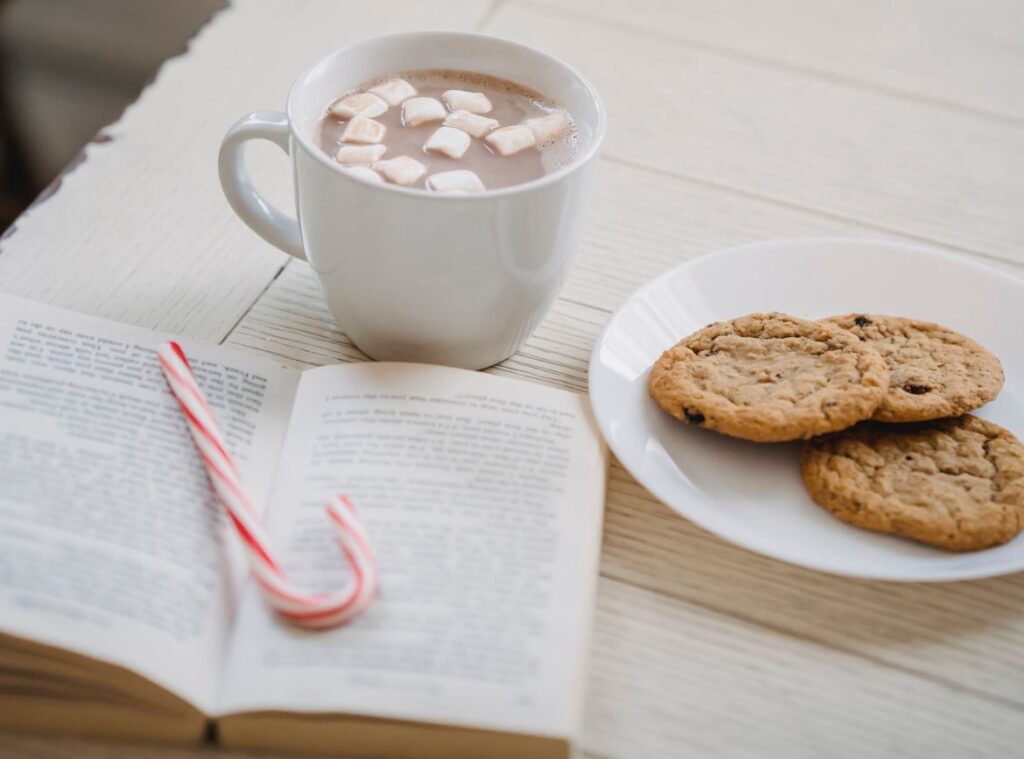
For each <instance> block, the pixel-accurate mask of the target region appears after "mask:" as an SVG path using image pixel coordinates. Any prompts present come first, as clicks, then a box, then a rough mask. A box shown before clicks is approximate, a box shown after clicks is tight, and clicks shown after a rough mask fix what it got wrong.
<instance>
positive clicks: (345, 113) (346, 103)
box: [331, 92, 388, 121]
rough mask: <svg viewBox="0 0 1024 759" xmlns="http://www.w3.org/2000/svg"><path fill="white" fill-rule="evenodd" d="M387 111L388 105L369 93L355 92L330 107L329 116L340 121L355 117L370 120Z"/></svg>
mask: <svg viewBox="0 0 1024 759" xmlns="http://www.w3.org/2000/svg"><path fill="white" fill-rule="evenodd" d="M387 109H388V104H387V103H385V102H384V101H383V100H382V99H381V98H379V97H377V96H376V95H374V94H372V93H370V92H357V93H356V94H355V95H349V96H348V97H344V98H342V99H341V100H339V101H338V102H337V103H335V104H334V105H332V106H331V116H333V117H334V118H336V119H339V120H341V121H347V120H348V119H351V118H354V117H356V116H365V117H366V118H368V119H372V118H374V117H376V116H380V115H381V114H382V113H384V112H385V111H386V110H387Z"/></svg>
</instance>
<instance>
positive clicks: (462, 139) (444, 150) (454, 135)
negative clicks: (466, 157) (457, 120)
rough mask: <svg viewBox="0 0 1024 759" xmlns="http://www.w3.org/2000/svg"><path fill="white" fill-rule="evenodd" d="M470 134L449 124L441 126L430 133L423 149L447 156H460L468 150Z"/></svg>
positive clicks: (470, 140)
mask: <svg viewBox="0 0 1024 759" xmlns="http://www.w3.org/2000/svg"><path fill="white" fill-rule="evenodd" d="M470 142H472V139H470V136H469V135H468V134H466V133H465V132H463V131H462V130H461V129H456V128H454V127H450V126H443V127H441V128H440V129H438V130H437V131H436V132H434V133H433V134H432V135H430V139H428V140H427V144H426V145H424V146H423V147H424V149H426V150H429V151H430V152H432V153H441V154H443V155H446V156H448V157H449V158H462V155H463V154H464V153H465V152H466V151H467V150H469V143H470Z"/></svg>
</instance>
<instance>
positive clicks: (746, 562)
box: [0, 0, 1024, 759]
mask: <svg viewBox="0 0 1024 759" xmlns="http://www.w3.org/2000/svg"><path fill="white" fill-rule="evenodd" d="M420 28H453V29H475V30H482V31H486V32H489V33H493V34H497V35H502V36H506V37H510V38H513V39H517V40H522V41H525V42H528V43H531V44H535V45H537V46H539V47H541V48H543V49H545V50H547V51H549V52H551V53H553V54H554V55H556V56H559V57H561V58H563V59H565V60H567V61H569V62H570V63H572V64H573V65H575V66H577V67H579V69H580V70H582V71H583V72H584V73H585V74H586V75H587V76H588V77H589V78H591V79H592V81H593V82H594V83H595V85H596V86H597V87H598V89H599V90H600V91H601V92H602V93H603V95H604V97H605V99H606V102H607V104H608V108H609V112H610V131H609V134H608V140H607V145H606V149H605V152H604V158H603V161H602V166H601V170H600V172H599V180H598V184H599V186H598V191H597V193H596V198H595V203H594V207H593V209H592V213H591V216H590V219H589V223H588V224H587V232H586V235H585V239H584V241H583V244H582V248H581V250H580V251H579V255H578V259H577V262H576V265H575V267H574V269H573V272H572V275H571V277H570V278H569V281H568V282H567V283H566V285H565V288H564V291H563V293H562V295H561V297H560V298H559V299H558V301H557V302H556V304H555V305H554V308H553V309H552V311H551V315H550V316H549V317H548V319H547V320H546V321H545V322H544V323H543V324H542V325H541V327H540V328H539V329H538V331H537V333H536V334H535V335H534V336H533V337H532V338H531V339H530V340H529V342H528V343H527V345H526V346H525V347H524V348H523V349H522V350H521V351H520V353H519V354H517V355H516V356H514V357H513V358H511V359H509V360H508V361H506V362H505V363H504V364H502V365H501V366H499V367H497V368H496V369H495V370H494V371H496V372H498V373H501V374H508V375H515V376H519V377H524V378H528V379H531V380H534V381H537V382H544V383H549V384H553V385H558V386H562V387H568V388H572V389H574V390H579V391H584V390H586V384H587V376H586V371H587V370H586V366H587V359H588V356H589V353H590V349H591V346H592V344H593V341H594V339H595V337H596V335H597V334H598V331H599V330H600V328H601V326H602V325H603V324H604V322H605V321H606V320H607V319H608V317H609V314H610V313H611V312H612V311H613V310H614V309H615V308H616V307H617V306H618V305H619V304H620V303H621V302H622V301H623V299H624V298H626V296H628V295H629V293H630V292H631V291H632V290H634V289H635V288H636V287H637V286H639V285H640V284H641V283H643V282H644V281H645V280H647V279H649V278H651V277H652V276H654V275H656V274H658V273H659V272H661V271H664V270H665V269H667V268H669V267H672V266H675V265H676V264H679V263H680V262H682V261H686V260H688V259H691V258H693V257H694V256H698V255H701V254H703V253H706V252H709V251H712V250H715V249H719V248H723V247H726V246H731V245H735V244H737V243H742V242H747V241H752V240H761V239H770V238H786V237H801V236H820V235H856V236H863V237H873V238H883V239H893V240H909V241H913V242H919V243H924V244H927V245H930V246H932V247H936V248H940V249H945V250H948V251H953V252H955V253H957V254H960V255H963V256H965V257H972V258H977V259H981V260H984V261H985V262H987V263H989V264H992V265H994V266H996V267H998V268H1000V269H1003V270H1005V271H1009V272H1011V273H1013V274H1015V275H1017V276H1024V247H1022V244H1024V31H1022V30H1024V3H1021V2H1019V0H988V1H987V2H972V1H971V0H901V1H900V2H893V1H892V0H859V1H858V2H848V0H771V1H770V2H757V1H756V0H716V1H714V2H712V1H711V0H705V1H704V2H700V1H699V0H679V1H678V2H667V1H666V2H658V0H628V2H623V0H450V1H449V0H442V1H441V2H437V3H427V2H420V1H419V0H375V1H374V2H368V3H356V2H354V1H351V2H332V1H330V0H303V1H302V2H295V1H294V0H247V1H244V2H238V3H236V4H235V5H233V6H232V7H231V8H230V9H228V10H226V11H224V12H222V13H220V14H218V15H217V16H216V17H215V18H214V19H213V20H212V22H211V23H210V24H209V25H208V26H207V27H206V28H204V29H203V30H202V31H201V32H200V34H199V35H198V36H197V37H196V39H195V40H194V42H193V44H192V45H191V48H190V50H189V51H188V52H187V53H186V54H185V55H183V56H181V57H179V58H176V59H173V60H171V61H169V62H167V63H166V65H164V67H163V68H162V70H161V71H160V74H159V76H158V77H157V79H156V81H155V83H154V84H152V85H151V86H150V87H149V88H148V89H147V90H146V91H145V92H144V93H143V94H142V96H141V98H140V99H139V101H138V102H137V103H136V104H135V105H133V106H132V107H130V108H129V109H128V110H127V111H126V112H125V114H124V116H123V117H122V118H121V120H120V121H118V122H117V123H116V124H113V125H111V126H110V127H109V128H108V129H106V130H104V132H103V135H102V138H101V140H100V141H98V142H96V143H94V144H92V145H90V146H89V147H88V148H87V150H86V152H85V160H84V161H83V162H81V163H80V164H79V165H78V166H77V167H76V168H75V169H74V170H73V171H71V172H69V173H68V174H66V175H65V176H64V177H63V180H62V181H61V183H60V186H59V187H58V188H56V190H55V191H54V192H52V193H51V194H50V195H49V197H48V198H46V199H45V200H43V201H42V202H40V203H38V204H37V205H36V206H35V207H33V208H32V209H31V210H29V211H28V212H27V213H26V214H25V215H24V216H23V217H22V218H20V219H19V220H18V221H17V223H16V226H15V227H14V228H13V229H12V230H11V231H9V232H8V233H7V235H5V237H4V239H3V240H2V241H0V289H2V290H3V291H6V292H10V293H15V294H18V295H23V296H27V297H30V298H35V299H37V300H40V301H46V302H48V303H53V304H57V305H61V306H65V307H68V308H72V309H76V310H79V311H83V312H87V313H90V314H97V315H100V316H105V317H109V318H112V319H117V320H120V321H123V322H129V323H132V324H139V325H143V326H147V327H152V328H157V329H160V330H165V331H169V332H176V333H181V334H185V335H188V336H191V337H193V338H196V339H199V340H204V341H208V342H214V343H217V342H222V343H227V344H231V345H236V346H240V347H242V348H245V349H247V350H252V351H258V352H263V353H268V354H271V355H274V356H277V357H279V358H281V359H282V360H284V361H287V362H289V363H292V364H295V365H297V366H307V365H314V364H323V363H328V362H334V361H339V360H341V361H344V360H358V359H361V358H362V356H361V354H360V353H359V352H358V351H357V350H356V349H355V348H353V347H352V346H351V344H350V343H348V342H347V341H346V339H345V337H344V335H343V334H342V333H341V332H340V331H339V330H338V329H337V328H336V327H335V326H333V323H332V322H331V320H330V318H329V317H328V315H327V312H326V310H325V308H324V306H323V304H322V303H321V301H320V298H319V297H318V294H317V292H316V290H315V286H314V284H313V280H312V279H311V276H310V272H309V269H308V268H307V266H306V265H305V264H303V263H301V262H298V261H295V260H288V258H287V257H286V256H285V255H284V254H282V253H280V252H278V251H277V250H275V249H273V248H271V247H270V246H268V245H267V244H265V243H263V242H262V241H261V240H259V239H258V238H257V237H256V236H255V235H254V234H253V233H252V232H250V231H249V229H247V228H246V227H245V226H244V225H243V224H242V223H241V222H240V221H239V220H238V219H237V218H235V217H234V215H233V214H232V213H231V211H230V210H229V208H228V206H227V203H226V202H225V201H224V199H223V198H222V196H221V192H220V188H219V186H218V183H217V174H216V157H217V148H218V144H219V142H220V138H221V136H222V135H223V133H224V131H225V130H226V129H227V127H228V126H229V125H230V124H231V123H232V122H233V121H234V119H235V118H236V117H237V116H239V115H241V114H242V113H244V112H247V111H250V110H256V109H275V108H278V109H279V108H281V107H282V106H283V104H284V100H285V96H286V92H287V89H288V86H289V84H290V81H291V79H292V77H293V76H294V75H295V74H296V73H297V72H298V71H299V70H300V69H302V68H304V67H305V66H306V65H307V64H308V63H310V62H312V61H313V60H314V59H316V58H318V57H320V56H321V55H322V54H324V53H326V52H327V51H329V50H331V49H333V48H335V47H338V46H341V45H343V44H345V43H348V42H350V41H352V40H356V39H359V38H362V37H366V36H369V35H372V34H376V33H379V32H384V31H394V30H407V29H420ZM251 160H252V164H253V171H254V174H255V175H256V180H257V183H258V184H259V185H260V186H261V187H265V188H267V193H268V195H269V196H271V198H272V199H274V200H275V201H276V202H278V203H279V204H281V205H282V207H290V203H291V198H290V193H291V181H290V174H289V168H288V164H287V160H286V158H285V157H284V156H283V155H281V154H280V153H279V152H278V151H277V149H276V148H274V147H271V146H268V145H261V146H257V149H254V150H253V152H252V159H251ZM737 276H742V272H737ZM878 276H879V277H884V276H885V272H884V271H879V272H878ZM921 276H922V277H924V278H926V277H927V276H928V273H927V272H921ZM949 295H950V297H955V296H956V294H955V293H950V294H949ZM605 520H606V528H605V534H604V547H603V559H602V564H601V581H600V590H599V598H598V608H597V614H596V619H595V635H594V640H593V648H592V652H591V660H590V681H589V691H588V695H587V704H586V715H587V718H586V731H585V748H586V751H587V754H588V755H589V756H590V757H592V758H595V759H596V758H606V759H633V758H635V757H681V756H701V757H703V756H713V757H730V758H732V757H744V756H750V757H765V756H772V757H787V759H791V758H794V757H809V758H811V757H813V758H814V759H820V758H821V757H869V756H901V757H903V756H906V757H947V756H948V757H958V758H959V757H973V756H977V757H1000V758H1004V757H1020V756H1024V655H1022V653H1021V651H1022V649H1024V575H1017V576H1014V577H1004V578H999V579H992V580H985V581H979V582H964V583H953V584H946V585H915V584H887V583H880V582H859V581H855V580H849V579H842V578H836V577H830V576H826V575H822V574H816V573H813V572H809V571H805V570H802V569H798V568H796V567H791V566H787V565H785V564H782V563H779V562H776V561H773V560H769V559H765V558H761V557H759V556H755V555H753V554H751V553H747V552H745V551H743V550H740V549H739V548H734V547H733V546H730V545H727V544H726V543H723V542H722V541H721V540H719V539H717V538H715V537H713V536H711V535H709V534H707V533H706V532H704V531H702V530H701V529H699V528H697V527H695V526H694V525H692V524H690V523H688V522H687V521H685V520H684V519H682V518H680V517H678V516H676V515H675V514H674V513H673V512H671V511H670V510H669V509H668V508H666V507H665V506H663V505H661V504H660V503H659V502H658V501H656V500H655V499H654V498H653V497H651V496H650V495H649V494H648V493H647V492H646V491H645V490H644V488H642V487H641V486H640V485H638V484H637V483H636V482H635V481H634V480H633V478H632V477H630V476H629V475H628V474H627V473H626V472H625V471H624V470H623V469H622V468H621V467H620V466H618V465H617V464H616V465H613V467H612V470H611V479H610V483H609V490H608V503H607V511H606V517H605ZM207 753H209V749H205V750H200V749H194V750H181V749H166V748H159V747H141V746H125V745H120V746H118V745H116V744H103V743H95V742H81V741H76V740H68V739H53V738H47V737H40V736H15V735H0V755H2V756H3V757H19V758H20V757H36V756H38V757H44V756H47V757H48V756H54V755H74V756H82V757H89V758H97V759H98V758H99V757H115V758H117V757H130V756H144V757H148V758H150V759H158V758H166V759H172V758H173V759H185V758H186V757H197V756H200V755H206V754H207ZM225 756H226V755H225Z"/></svg>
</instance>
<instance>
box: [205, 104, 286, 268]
mask: <svg viewBox="0 0 1024 759" xmlns="http://www.w3.org/2000/svg"><path fill="white" fill-rule="evenodd" d="M288 138H289V127H288V117H287V116H285V115H284V114H283V113H279V112H277V111H253V112H252V113H250V114H247V115H245V116H243V117H242V118H240V119H239V120H238V121H236V122H235V123H234V126H232V127H231V129H229V130H228V133H227V134H225V135H224V139H223V141H222V142H221V143H220V158H219V159H218V167H219V170H220V186H221V187H222V188H223V190H224V196H225V197H226V198H227V199H228V203H230V204H231V207H232V208H233V209H234V211H235V213H237V214H238V216H239V217H240V218H241V219H242V221H244V222H245V223H246V224H248V225H249V226H250V227H251V228H252V230H253V231H254V232H255V233H256V234H258V235H259V236H260V237H262V238H263V239H264V240H266V241H267V242H269V243H270V244H271V245H274V246H276V247H278V248H280V249H281V250H283V251H284V252H285V253H289V254H291V255H293V256H295V257H296V258H300V259H302V260H303V261H305V260H306V256H305V254H304V253H303V250H302V236H301V235H300V234H299V224H298V222H297V221H295V219H293V218H291V217H290V216H288V215H287V214H284V213H281V211H279V210H277V209H276V208H274V207H273V206H272V205H270V203H268V202H267V200H266V198H264V197H263V196H262V195H261V194H260V193H259V191H258V190H257V189H256V188H255V187H254V186H253V184H252V180H251V179H250V178H249V171H248V169H246V167H245V157H244V155H243V151H242V148H243V147H244V145H245V143H246V142H248V141H249V140H270V141H271V142H273V143H274V144H275V145H277V146H278V147H279V148H281V150H283V151H284V152H285V153H288V152H289V150H288Z"/></svg>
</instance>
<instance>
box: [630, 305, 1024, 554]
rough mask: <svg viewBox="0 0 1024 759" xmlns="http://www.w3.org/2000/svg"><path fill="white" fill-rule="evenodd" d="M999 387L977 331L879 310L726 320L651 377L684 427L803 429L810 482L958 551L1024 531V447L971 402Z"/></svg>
mask: <svg viewBox="0 0 1024 759" xmlns="http://www.w3.org/2000/svg"><path fill="white" fill-rule="evenodd" d="M1002 385H1003V370H1002V366H1001V365H1000V363H999V359H997V358H996V357H995V356H994V355H993V354H992V353H990V352H989V351H987V350H986V349H985V348H983V347H982V346H981V345H979V344H978V343H976V342H974V341H973V340H971V339H970V338H968V337H965V336H964V335H961V334H959V333H957V332H954V331H953V330H950V329H947V328H945V327H942V326H939V325H937V324H932V323H929V322H921V321H916V320H914V319H907V318H903V317H894V316H875V315H871V314H850V315H847V316H836V317H831V318H828V319H823V320H821V321H808V320H806V319H798V318H796V317H793V316H788V315H786V314H781V313H766V314H751V315H749V316H744V317H741V318H739V319H733V320H732V321H727V322H716V323H715V324H710V325H708V326H707V327H705V328H704V329H701V330H699V331H697V332H695V333H694V334H692V335H690V336H689V337H686V338H684V339H683V340H681V341H680V342H679V343H677V344H676V345H675V346H673V347H671V348H669V349H668V350H667V351H665V353H663V354H662V356H661V358H659V359H658V361H657V362H656V363H655V364H654V367H653V368H652V369H651V375H650V393H651V397H653V398H654V400H655V401H657V402H658V404H659V405H660V406H661V408H662V409H664V410H665V411H667V412H668V413H670V414H672V416H674V417H676V418H677V419H680V420H681V421H683V422H686V423H687V424H691V425H697V426H700V427H705V428H707V429H710V430H715V431H716V432H720V433H722V434H725V435H730V436H732V437H737V438H742V439H744V440H752V441H756V442H782V441H788V440H806V441H807V442H806V443H805V444H804V450H803V455H802V458H801V470H802V474H803V481H804V484H805V486H806V487H807V490H808V492H809V493H810V495H811V497H812V498H813V499H814V500H815V501H816V502H817V503H819V504H820V505H822V506H824V507H825V508H827V509H828V510H829V511H831V512H832V513H833V514H834V515H835V516H837V517H838V518H839V519H841V520H843V521H844V522H847V523H849V524H853V525H856V526H858V527H864V528H867V529H870V530H877V531H879V532H887V533H893V534H896V535H900V536H902V537H905V538H910V539H913V540H917V541H920V542H922V543H928V544H930V545H934V546H938V547H941V548H946V549H950V550H956V551H973V550H979V549H982V548H989V547H991V546H995V545H1000V544H1002V543H1006V542H1007V541H1009V540H1011V539H1012V538H1013V537H1014V536H1016V535H1017V534H1018V533H1019V532H1020V531H1021V529H1024V446H1022V445H1021V443H1020V442H1019V441H1018V440H1017V439H1016V438H1015V437H1014V436H1013V435H1012V434H1011V433H1010V432H1008V431H1007V430H1005V429H1003V428H1002V427H999V426H998V425H996V424H993V423H992V422H989V421H985V420H983V419H980V418H978V417H975V416H972V415H971V414H968V413H967V412H968V411H971V410H972V409H975V408H978V407H979V406H982V405H983V404H985V403H987V402H988V401H990V400H992V399H993V398H995V397H996V395H998V393H999V390H1000V389H1001V388H1002Z"/></svg>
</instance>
